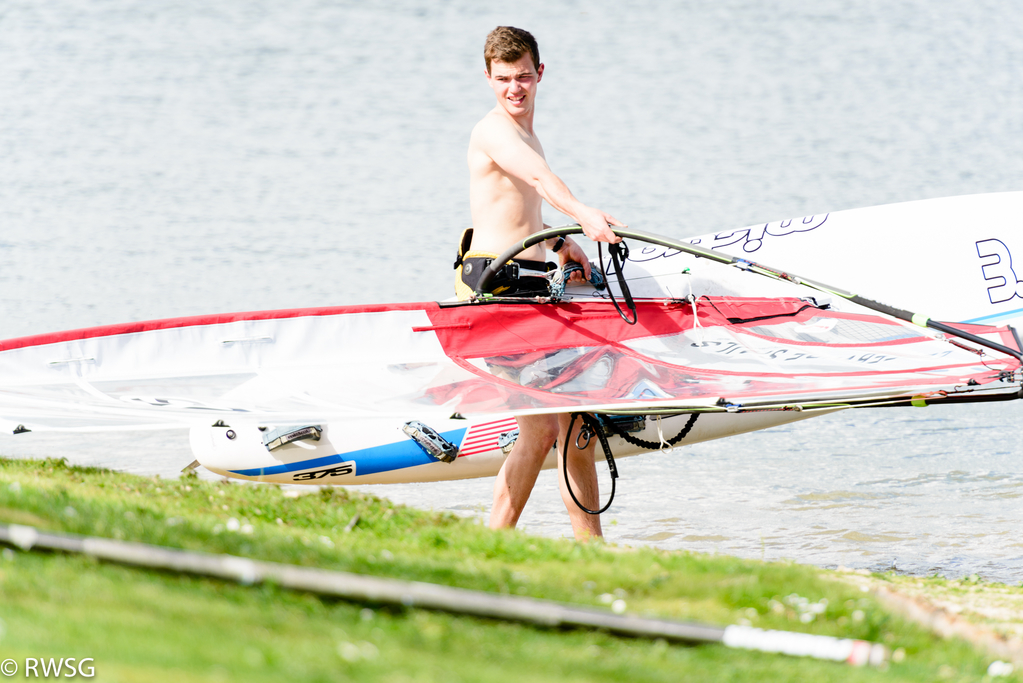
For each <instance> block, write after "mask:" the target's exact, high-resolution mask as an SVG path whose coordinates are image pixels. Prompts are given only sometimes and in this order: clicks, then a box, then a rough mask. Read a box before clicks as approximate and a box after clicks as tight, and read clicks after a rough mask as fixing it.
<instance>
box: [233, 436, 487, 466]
mask: <svg viewBox="0 0 1023 683" xmlns="http://www.w3.org/2000/svg"><path fill="white" fill-rule="evenodd" d="M466 431H468V430H466V429H455V430H452V431H450V432H443V433H442V434H441V436H443V437H444V438H445V439H447V440H448V441H450V442H451V443H453V444H455V445H456V446H460V445H461V443H462V439H463V438H465V432H466ZM353 460H354V461H355V476H357V477H359V476H362V475H364V474H376V473H378V472H390V471H391V470H401V469H405V468H406V467H415V466H416V465H427V464H429V463H431V462H437V461H436V460H434V459H433V458H431V457H430V456H428V455H427V454H426V453H424V452H423V449H422V448H420V447H419V444H417V443H416V442H415V441H413V440H412V439H406V440H405V441H398V442H397V443H389V444H386V445H384V446H374V447H372V448H364V449H362V450H361V451H351V452H349V453H339V454H338V455H328V456H325V457H322V458H313V459H312V460H302V461H300V462H292V463H288V464H286V465H275V466H274V467H256V468H253V469H250V470H231V472H232V473H233V474H240V475H242V476H243V477H259V476H269V475H274V474H287V473H288V472H299V471H302V470H311V469H314V468H317V467H326V466H327V465H333V464H335V463H340V462H350V461H353Z"/></svg>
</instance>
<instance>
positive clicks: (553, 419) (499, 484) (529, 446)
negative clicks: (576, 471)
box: [490, 415, 593, 529]
mask: <svg viewBox="0 0 1023 683" xmlns="http://www.w3.org/2000/svg"><path fill="white" fill-rule="evenodd" d="M516 420H517V421H518V423H519V438H518V439H516V440H515V445H514V446H513V447H512V450H511V453H509V454H508V458H507V459H506V460H505V461H504V465H502V466H501V471H500V472H498V473H497V481H495V482H494V506H493V507H492V508H491V509H490V528H491V529H504V528H506V527H513V526H515V525H516V524H517V523H518V521H519V515H521V514H522V510H523V509H524V508H525V507H526V501H528V500H529V494H530V492H532V490H533V485H534V484H535V483H536V477H537V475H538V474H539V473H540V468H541V467H542V466H543V461H544V460H545V459H546V458H547V454H548V453H550V451H551V446H553V445H554V440H555V439H556V438H557V436H558V417H557V416H555V415H525V416H522V417H518V418H516ZM590 464H591V465H592V464H593V461H592V458H591V460H590ZM572 526H573V528H574V527H575V522H572Z"/></svg>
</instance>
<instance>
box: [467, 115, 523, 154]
mask: <svg viewBox="0 0 1023 683" xmlns="http://www.w3.org/2000/svg"><path fill="white" fill-rule="evenodd" d="M509 141H514V142H520V141H523V136H522V131H521V129H520V128H519V127H518V126H516V125H515V123H514V122H513V121H512V120H511V119H509V118H508V117H507V116H503V115H502V114H501V113H500V112H498V111H496V110H491V111H489V112H487V115H486V116H484V117H483V118H482V119H480V120H479V122H478V123H477V124H476V125H475V126H474V127H473V129H472V134H471V135H470V136H469V145H470V147H472V148H476V149H478V150H482V151H485V150H486V149H487V148H488V147H491V146H492V145H499V144H502V143H507V142H509Z"/></svg>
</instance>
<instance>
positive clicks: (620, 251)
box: [597, 242, 639, 325]
mask: <svg viewBox="0 0 1023 683" xmlns="http://www.w3.org/2000/svg"><path fill="white" fill-rule="evenodd" d="M607 250H608V252H609V253H610V254H611V263H612V264H613V265H614V267H615V276H616V277H617V278H618V286H619V287H620V288H621V290H622V296H623V297H624V298H625V305H626V306H628V307H629V310H630V311H632V320H629V318H628V316H626V315H625V312H624V311H622V307H621V306H619V305H618V300H617V299H616V298H615V293H614V291H613V290H612V289H611V287H610V286H609V287H608V288H607V294H608V296H610V297H611V303H612V304H614V307H615V310H616V311H618V315H619V316H621V318H622V320H624V321H625V322H626V323H627V324H629V325H635V324H636V322H637V321H638V320H639V314H638V313H636V302H635V301H633V300H632V291H631V290H629V284H628V283H627V282H626V281H625V274H624V273H623V272H622V270H623V268H624V266H625V260H626V259H628V258H629V247H628V246H627V245H626V244H625V242H622V243H621V244H620V245H619V244H611V245H608V247H607ZM597 258H598V259H599V260H600V273H601V275H603V276H604V282H609V280H608V277H607V270H605V268H604V251H603V249H601V244H600V242H597Z"/></svg>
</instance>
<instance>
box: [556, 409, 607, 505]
mask: <svg viewBox="0 0 1023 683" xmlns="http://www.w3.org/2000/svg"><path fill="white" fill-rule="evenodd" d="M576 418H582V423H583V424H582V426H580V427H579V437H581V436H582V435H583V432H584V431H588V433H589V434H596V435H597V440H599V441H600V447H601V448H603V449H604V457H605V458H607V469H608V470H610V472H611V497H610V498H608V500H607V505H605V506H604V507H602V508H600V509H599V510H591V509H589V508H588V507H586V506H585V505H583V504H582V503H580V502H579V499H578V498H576V497H575V492H574V491H572V484H571V483H569V481H568V444H569V443H570V442H571V441H572V428H573V427H575V420H576ZM579 437H576V446H577V447H578V445H579V444H578V439H579ZM586 445H587V446H588V445H589V438H587V439H586ZM584 447H585V446H584ZM580 450H581V449H580ZM561 470H562V472H563V473H564V477H565V488H567V489H568V495H570V496H572V500H573V501H574V502H575V504H576V505H577V506H578V507H579V509H580V510H582V511H583V512H585V513H586V514H588V515H599V514H600V513H602V512H605V511H607V509H608V508H609V507H611V503H612V502H614V499H615V490H616V487H617V485H616V481H617V479H618V467H617V466H615V457H614V454H613V453H611V446H610V444H608V442H607V437H606V436H604V430H603V429H601V428H600V423H599V422H597V420H596V419H595V418H594V417H593V416H592V415H590V414H589V413H572V419H571V420H569V423H568V433H567V434H565V445H564V446H563V447H562V452H561ZM597 502H598V503H599V502H600V501H599V500H598V501H597Z"/></svg>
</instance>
